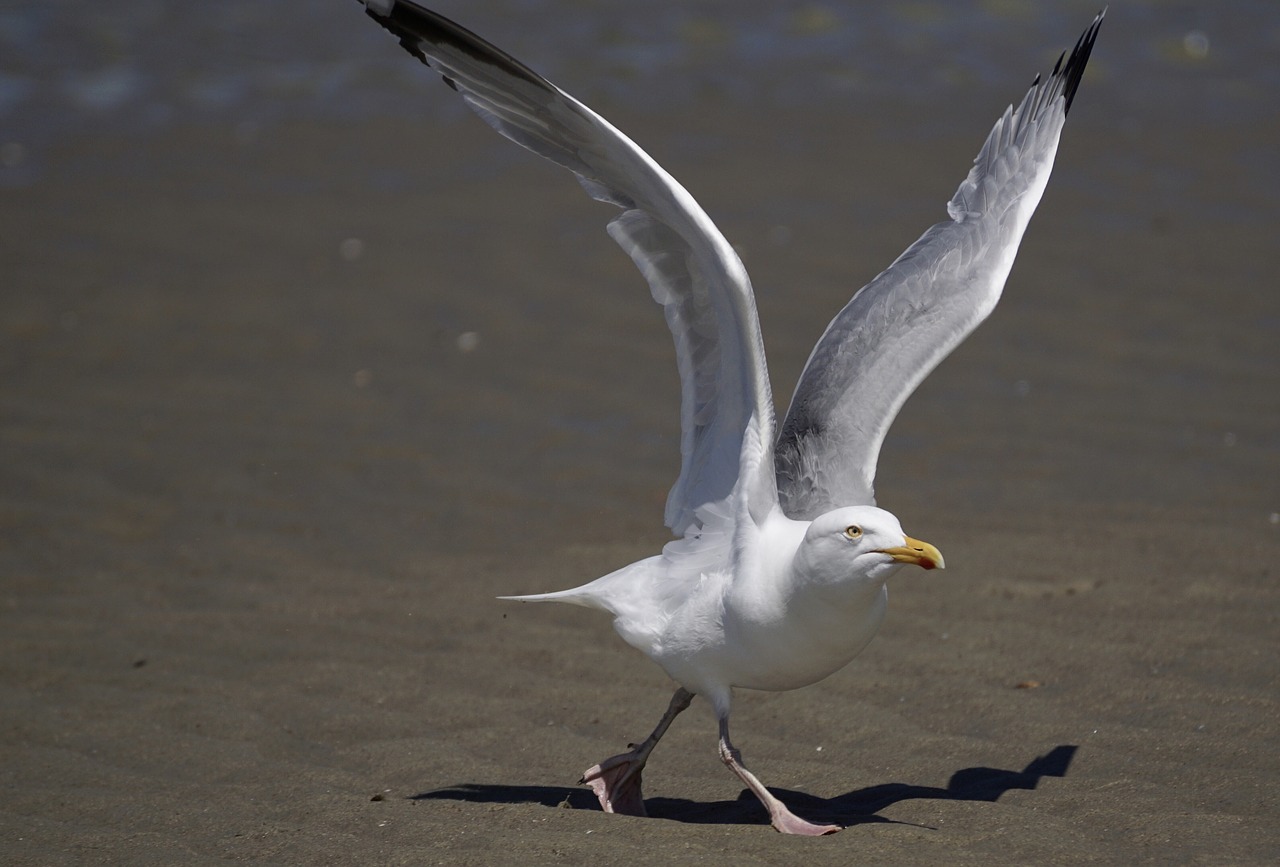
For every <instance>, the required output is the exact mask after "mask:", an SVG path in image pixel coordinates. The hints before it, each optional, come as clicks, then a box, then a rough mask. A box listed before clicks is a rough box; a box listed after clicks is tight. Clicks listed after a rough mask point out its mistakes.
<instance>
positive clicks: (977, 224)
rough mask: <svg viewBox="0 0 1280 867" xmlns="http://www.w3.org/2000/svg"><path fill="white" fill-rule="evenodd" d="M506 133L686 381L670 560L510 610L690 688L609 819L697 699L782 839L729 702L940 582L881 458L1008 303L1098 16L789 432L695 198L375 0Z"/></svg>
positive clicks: (801, 826)
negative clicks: (562, 199) (658, 321)
mask: <svg viewBox="0 0 1280 867" xmlns="http://www.w3.org/2000/svg"><path fill="white" fill-rule="evenodd" d="M364 2H365V4H366V6H367V9H368V12H369V14H370V16H371V17H373V18H374V19H375V20H377V21H378V22H379V23H380V24H382V25H383V26H384V27H386V28H387V29H388V30H390V31H391V32H392V33H393V34H395V35H396V36H398V37H399V38H400V41H401V44H402V45H403V46H404V47H405V48H406V49H408V50H409V51H410V52H411V53H412V54H414V55H415V56H417V57H418V58H419V59H421V60H423V61H424V62H425V63H427V64H428V65H429V66H431V67H432V68H433V69H435V70H436V71H437V72H439V73H440V74H441V75H442V76H443V77H444V78H445V81H446V82H447V83H448V84H450V85H451V86H452V87H453V88H454V89H455V90H457V91H458V92H459V93H460V94H461V95H462V97H463V99H464V100H466V102H467V103H468V104H469V105H470V106H471V108H472V109H474V110H475V111H476V113H477V114H479V115H480V116H481V117H482V118H483V119H484V120H485V121H486V122H487V123H489V124H490V125H491V126H492V127H494V129H496V130H497V131H498V132H500V133H501V134H502V135H504V136H506V137H507V138H510V139H511V140H512V141H514V142H516V143H517V144H520V145H522V146H524V147H526V148H528V149H530V150H532V151H533V152H535V153H537V154H539V155H540V156H543V157H545V158H547V159H549V160H552V161H553V162H556V163H559V164H560V165H562V166H564V167H566V168H568V169H569V170H571V171H572V172H574V174H576V175H577V177H578V180H579V182H580V183H581V184H582V185H583V187H584V188H585V189H586V190H587V192H588V193H590V194H591V195H592V196H593V197H594V198H596V199H599V200H601V201H605V202H609V203H611V204H613V205H616V206H617V207H619V208H621V209H622V213H621V214H620V215H618V216H617V217H616V218H615V219H614V220H613V221H612V222H611V223H610V224H609V234H610V235H612V236H613V238H614V240H615V241H617V242H618V244H619V245H620V246H622V248H623V249H624V250H625V251H626V252H627V253H628V254H629V255H630V256H631V257H632V259H633V260H634V261H635V263H636V265H637V266H638V267H639V268H640V271H641V272H642V273H643V274H644V276H645V278H646V280H647V281H648V283H649V287H650V291H651V293H652V295H653V297H654V300H655V301H657V302H658V303H659V304H660V305H662V307H663V311H664V314H665V316H666V319H667V324H668V325H669V327H670V329H671V333H672V336H673V338H674V341H675V346H676V358H677V366H678V368H679V372H680V378H681V406H680V414H681V455H682V463H681V469H680V474H679V477H678V478H677V480H676V482H675V484H674V485H673V486H672V489H671V492H670V495H669V497H668V500H667V508H666V522H667V525H668V526H669V527H671V529H672V530H673V531H674V533H675V535H676V537H677V538H675V539H674V540H673V541H672V542H670V543H668V544H667V546H666V547H665V548H664V549H663V551H662V553H661V554H659V555H657V556H654V557H650V558H647V559H645V560H641V561H639V562H637V563H633V564H631V565H630V566H626V567H624V568H622V569H619V570H618V571H616V572H613V573H611V574H609V575H606V576H605V577H603V578H599V579H597V580H595V581H592V582H590V583H588V584H585V585H583V586H581V587H576V588H574V589H571V590H563V591H559V592H554V593H542V594H535V595H528V596H519V597H507V598H512V599H518V600H521V601H526V602H567V603H572V604H576V605H583V606H587V607H591V608H598V609H601V610H604V611H607V612H609V613H610V614H612V615H613V617H614V625H615V627H616V628H617V630H618V632H619V634H620V635H621V636H622V637H623V639H625V640H626V641H627V643H628V644H630V645H631V646H633V647H635V648H636V649H637V650H640V651H641V652H642V653H644V654H645V655H647V656H648V657H649V658H650V659H652V660H653V661H654V662H656V663H657V664H658V665H660V666H661V667H662V668H663V669H664V670H665V671H666V672H667V674H668V675H670V677H671V678H672V679H673V680H674V681H676V683H678V684H679V688H678V689H677V690H676V693H675V695H674V696H673V698H672V700H671V704H670V706H669V708H668V710H667V713H666V714H665V715H664V716H663V718H662V720H661V721H660V722H659V724H658V727H657V728H656V729H655V730H654V732H653V734H651V735H650V736H649V738H648V739H646V740H645V741H644V742H643V743H642V744H640V745H639V746H635V747H633V748H632V749H631V750H630V751H629V752H627V753H623V754H621V755H618V756H614V757H612V758H609V759H606V760H605V761H603V762H601V763H600V764H599V765H596V766H595V767H593V768H591V769H589V770H588V771H587V772H586V774H584V778H583V781H584V782H586V783H588V784H589V785H590V786H591V787H592V789H593V790H594V791H595V793H596V795H597V796H598V797H599V799H600V803H601V805H602V807H603V808H604V809H605V810H607V811H611V812H623V813H632V814H638V815H644V803H643V800H642V798H641V795H640V770H641V768H643V767H644V764H645V762H646V761H647V760H648V757H649V753H650V752H651V751H652V749H653V747H654V745H656V743H657V742H658V739H659V738H661V737H662V735H663V733H664V732H665V731H666V729H667V726H669V725H670V723H671V721H672V720H673V719H674V718H675V716H676V715H677V714H679V713H680V712H681V711H683V710H684V709H685V708H686V707H688V705H689V702H690V701H691V700H692V698H693V696H695V695H702V696H704V697H705V698H707V699H708V700H709V701H710V702H711V705H712V707H713V708H714V710H715V712H716V716H717V718H718V720H719V724H720V757H721V759H722V760H723V761H724V762H725V764H726V765H727V766H728V767H729V768H730V770H732V771H733V772H734V773H735V774H737V775H738V777H739V778H740V779H741V780H742V781H743V782H744V783H745V784H746V785H747V786H748V787H749V788H750V789H751V791H752V792H753V793H755V795H756V796H757V797H759V798H760V800H761V802H762V803H763V804H764V805H765V807H766V808H767V809H768V810H769V814H770V818H771V821H772V823H773V825H774V827H775V828H777V829H778V830H780V831H783V832H787V833H797V834H825V833H831V832H833V831H836V830H838V826H834V825H817V824H813V823H810V822H807V821H805V820H804V819H800V818H799V817H797V816H795V815H794V814H792V813H791V812H790V810H788V809H787V808H786V806H785V805H783V804H782V803H781V801H779V800H778V799H777V798H776V797H775V796H774V795H773V794H772V793H770V792H769V791H768V790H767V789H766V788H765V787H764V786H763V785H762V784H761V783H760V781H759V780H758V779H756V777H755V776H754V775H753V774H751V772H750V771H748V770H747V769H746V767H745V766H744V765H743V764H742V761H741V757H740V755H739V754H738V751H737V750H736V749H734V747H733V745H732V744H731V743H730V741H729V730H728V719H729V712H730V705H731V701H732V695H733V690H734V689H735V688H743V689H759V690H789V689H796V688H799V687H802V686H807V685H808V684H811V683H814V682H816V681H818V680H821V679H822V678H824V677H826V676H828V675H829V674H831V673H833V672H835V671H838V670H839V669H840V668H842V667H844V666H845V665H846V664H847V663H848V662H849V661H850V660H852V659H853V658H854V657H855V656H856V655H857V654H858V653H859V651H861V650H862V648H863V647H865V646H866V644H867V642H868V641H870V640H871V638H872V637H873V636H874V635H875V633H876V630H877V629H878V628H879V626H880V623H881V621H882V620H883V619H884V615H885V608H886V605H887V598H888V595H887V589H886V586H885V585H886V582H887V580H888V579H889V578H890V577H891V576H892V575H893V574H894V573H895V572H897V571H898V570H899V569H900V568H902V566H903V565H907V564H910V565H916V566H921V567H923V568H926V569H932V568H938V567H941V566H942V565H943V561H942V555H941V554H940V553H939V552H938V550H937V549H936V548H934V547H933V546H932V545H929V544H928V543H925V542H920V541H918V540H916V539H912V538H911V537H909V536H907V535H906V534H905V533H904V532H903V531H902V527H901V525H900V524H899V522H898V519H897V518H895V517H894V516H893V515H891V514H889V513H888V512H886V511H884V510H882V509H879V508H876V507H875V505H874V503H875V499H874V495H873V482H874V478H875V466H876V460H877V457H878V455H879V452H880V445H881V443H882V442H883V439H884V436H885V433H886V431H887V430H888V428H889V425H890V424H891V423H892V421H893V419H894V417H895V416H896V415H897V412H898V410H899V408H900V407H901V406H902V403H903V402H904V401H905V400H906V399H907V397H908V396H909V395H910V394H911V392H912V391H913V390H914V389H915V387H916V386H917V385H918V384H919V383H920V381H921V380H923V379H924V377H925V376H926V375H928V373H929V372H930V371H931V370H932V369H933V368H934V367H935V366H936V365H937V364H938V362H939V361H941V360H942V358H943V357H945V356H946V354H947V353H949V352H950V351H951V350H952V349H954V348H955V346H956V345H957V344H959V342H960V341H961V340H963V339H964V338H965V337H966V336H967V335H968V334H969V333H970V332H971V331H972V330H973V329H974V328H975V327H976V326H977V325H978V323H979V322H981V321H982V320H983V319H984V318H986V316H987V315H988V314H989V313H990V312H991V310H992V308H994V307H995V304H996V302H997V301H998V300H999V297H1000V293H1001V291H1002V290H1003V287H1004V283H1005V279H1006V277H1007V276H1008V274H1009V270H1010V268H1011V267H1012V265H1013V260H1014V256H1015V255H1016V253H1017V249H1018V244H1019V242H1020V241H1021V238H1022V234H1023V232H1024V231H1025V229H1026V226H1027V223H1028V222H1029V220H1030V219H1031V215H1032V213H1033V212H1034V210H1035V207H1036V205H1037V204H1038V203H1039V201H1040V198H1041V195H1042V194H1043V192H1044V189H1045V185H1046V184H1047V183H1048V179H1049V174H1050V171H1051V170H1052V167H1053V159H1054V155H1055V153H1056V151H1057V146H1058V138H1059V135H1060V133H1061V130H1062V125H1063V122H1064V121H1065V118H1066V112H1067V109H1068V108H1069V107H1070V104H1071V100H1072V97H1073V96H1074V94H1075V90H1076V87H1077V86H1078V84H1079V81H1080V77H1081V75H1082V74H1083V72H1084V67H1085V64H1086V63H1087V62H1088V58H1089V53H1090V50H1091V48H1092V46H1093V41H1094V38H1095V37H1096V35H1097V30H1098V27H1099V26H1100V24H1101V21H1102V15H1101V14H1099V16H1098V17H1097V18H1096V19H1095V20H1094V22H1093V24H1092V26H1091V27H1090V28H1089V29H1088V30H1087V31H1086V32H1085V34H1084V35H1083V36H1081V38H1080V40H1079V42H1077V44H1076V47H1075V49H1074V50H1073V51H1072V52H1071V55H1070V57H1069V58H1066V59H1065V63H1064V62H1063V60H1059V63H1058V66H1057V67H1055V69H1054V71H1053V73H1052V74H1051V75H1050V76H1049V77H1048V78H1047V79H1046V80H1045V81H1044V82H1041V81H1040V79H1039V78H1037V79H1036V82H1035V84H1033V85H1032V87H1031V89H1030V90H1029V91H1028V93H1027V95H1026V96H1025V97H1024V99H1023V100H1022V102H1021V103H1020V104H1019V106H1018V107H1017V108H1016V109H1015V108H1013V107H1010V108H1009V109H1008V110H1006V111H1005V113H1004V115H1003V116H1002V117H1001V118H1000V119H999V120H998V121H997V122H996V124H995V126H994V128H993V129H992V131H991V134H990V135H989V136H988V138H987V141H986V143H985V144H984V145H983V147H982V149H981V151H980V152H979V154H978V157H977V159H976V160H975V161H974V166H973V168H972V170H971V171H970V172H969V174H968V176H967V177H966V178H965V180H964V181H963V182H962V183H961V184H960V187H959V189H957V191H956V193H955V195H954V196H953V197H952V198H951V200H950V201H949V202H948V203H947V216H948V219H947V220H946V221H944V222H942V223H939V224H937V225H935V226H933V227H932V228H930V229H929V230H928V231H926V232H925V234H924V235H923V236H921V238H920V239H919V240H918V241H916V243H914V244H913V245H911V246H910V247H909V248H908V249H907V250H906V252H904V253H903V254H902V255H901V256H900V257H899V258H898V259H897V260H896V261H895V262H894V263H893V264H892V265H891V266H890V267H889V268H888V269H886V270H885V271H883V272H882V273H881V274H880V275H879V276H877V277H876V278H875V279H874V280H872V281H871V282H870V283H869V284H867V285H866V286H865V287H863V288H862V289H861V290H859V291H858V292H857V293H856V294H855V295H854V296H853V297H852V299H851V300H850V301H849V303H848V304H847V305H846V306H845V308H844V309H843V310H841V311H840V313H838V314H837V315H836V317H835V319H833V320H832V322H831V324H830V325H829V326H828V327H827V330H826V331H825V332H824V334H823V335H822V337H821V339H819V341H818V343H817V345H816V346H815V347H814V350H813V353H812V354H811V356H810V358H809V361H808V363H807V364H806V366H805V369H804V372H803V373H802V374H801V377H800V381H799V383H798V385H797V386H796V390H795V394H794V396H793V397H792V400H791V404H790V407H789V409H788V411H787V414H786V415H785V417H784V418H783V421H782V423H781V425H778V424H777V423H776V421H775V417H774V408H773V397H772V391H771V387H770V384H769V377H768V371H767V367H766V365H765V360H764V344H763V340H762V338H761V333H760V326H759V321H758V318H757V315H756V306H755V298H754V295H753V293H752V290H751V284H750V281H749V279H748V278H747V274H746V271H745V269H744V268H743V266H742V262H741V261H740V260H739V259H738V256H737V254H736V253H734V251H733V248H732V247H731V246H730V245H729V243H728V241H726V240H725V238H724V237H723V236H722V235H721V234H720V232H719V230H717V229H716V227H715V225H714V224H713V223H712V222H711V220H710V218H708V217H707V215H706V214H705V213H704V212H703V210H702V209H701V207H700V206H699V205H698V203H697V202H696V201H694V199H693V197H692V196H690V195H689V193H688V192H687V191H686V190H685V189H684V188H683V187H682V186H680V184H679V183H677V182H676V181H675V179H674V178H672V177H671V176H670V175H668V174H667V173H666V172H665V171H664V170H663V169H662V168H661V167H660V166H658V165H657V163H655V162H654V161H653V160H652V159H651V158H650V157H649V156H648V155H647V154H645V153H644V151H642V150H640V148H638V147H637V146H636V145H635V144H634V143H633V142H631V140H630V139H628V138H626V137H625V136H624V135H622V133H620V132H618V130H616V129H615V128H614V127H613V126H611V125H610V124H609V123H608V122H607V121H605V120H604V119H603V118H601V117H600V116H599V115H597V114H595V112H593V111H591V109H589V108H587V107H586V106H585V105H583V104H582V103H580V102H578V101H577V100H576V99H574V98H573V97H571V96H569V95H568V94H567V93H565V92H564V91H562V90H560V89H559V88H557V87H556V86H555V85H553V84H551V83H550V82H548V81H546V80H545V79H543V78H542V77H541V76H539V75H537V74H536V73H534V72H533V71H532V70H530V69H528V68H527V67H525V66H524V65H523V64H521V63H520V62H519V61H517V60H515V59H514V58H512V57H511V56H510V55H507V54H505V53H503V52H502V51H500V50H498V49H497V48H494V47H493V46H492V45H489V44H488V43H487V42H485V41H484V40H482V39H480V38H479V37H477V36H475V35H474V34H472V33H470V32H468V31H466V30H464V29H463V28H461V27H459V26H458V25H457V24H454V23H453V22H451V21H449V20H448V19H446V18H443V17H442V16H440V15H438V14H436V13H434V12H430V11H428V10H426V9H423V8H421V7H419V6H417V5H416V4H415V3H412V2H408V0H364Z"/></svg>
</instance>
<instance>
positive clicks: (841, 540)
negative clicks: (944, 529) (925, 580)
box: [799, 506, 945, 582]
mask: <svg viewBox="0 0 1280 867" xmlns="http://www.w3.org/2000/svg"><path fill="white" fill-rule="evenodd" d="M799 553H800V556H801V557H802V558H803V559H804V560H805V561H806V562H805V565H806V566H807V570H808V571H809V572H810V574H811V575H813V576H814V577H815V578H817V579H818V580H826V581H835V582H842V581H847V580H849V579H850V578H855V579H869V580H872V581H883V580H884V579H886V578H888V577H889V575H891V574H892V573H893V572H895V571H897V569H898V567H900V566H902V565H903V564H911V565H914V566H919V567H921V568H922V569H942V568H943V567H944V566H945V563H944V562H943V559H942V552H940V551H939V550H938V549H937V548H935V547H934V546H932V545H930V544H929V543H928V542H921V541H920V540H919V539H913V538H911V537H910V536H908V535H907V534H906V533H904V532H902V525H901V524H900V523H899V522H898V519H897V518H895V517H894V516H893V515H892V514H890V513H889V512H886V511H885V510H884V509H877V508H876V507H875V506H846V507H844V508H841V509H832V510H831V511H830V512H826V513H825V514H822V515H819V516H818V517H817V518H815V519H814V521H813V523H811V524H810V525H809V529H808V530H807V531H806V532H805V536H804V543H803V544H802V545H801V551H800V552H799Z"/></svg>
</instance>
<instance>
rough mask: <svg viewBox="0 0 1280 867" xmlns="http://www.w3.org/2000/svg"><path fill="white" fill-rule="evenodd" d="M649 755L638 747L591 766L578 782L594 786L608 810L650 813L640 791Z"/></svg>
mask: <svg viewBox="0 0 1280 867" xmlns="http://www.w3.org/2000/svg"><path fill="white" fill-rule="evenodd" d="M646 758H647V756H643V755H641V753H640V751H639V750H638V749H636V750H632V751H631V752H629V753H622V754H621V755H617V756H612V757H610V758H607V759H605V760H604V761H603V762H601V763H600V764H598V765H595V766H594V767H591V768H589V769H587V771H586V772H585V773H583V775H582V779H581V780H579V781H578V782H580V783H583V784H585V785H587V786H590V787H591V791H593V792H595V793H596V797H597V798H598V799H599V800H600V808H601V809H602V810H604V811H605V812H606V813H620V814H621V815H623V816H648V815H649V814H648V813H646V812H645V809H644V795H642V794H641V792H640V772H641V770H643V768H644V762H645V759H646Z"/></svg>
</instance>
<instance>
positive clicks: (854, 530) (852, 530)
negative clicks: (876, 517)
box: [844, 524, 862, 539]
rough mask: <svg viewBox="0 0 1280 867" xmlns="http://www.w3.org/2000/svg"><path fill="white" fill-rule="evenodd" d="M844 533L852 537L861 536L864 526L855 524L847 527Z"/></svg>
mask: <svg viewBox="0 0 1280 867" xmlns="http://www.w3.org/2000/svg"><path fill="white" fill-rule="evenodd" d="M844 534H845V535H846V536H848V537H849V538H850V539H857V538H858V537H859V536H861V535H862V528H861V527H859V526H858V525H857V524H854V525H853V526H852V527H845V528H844Z"/></svg>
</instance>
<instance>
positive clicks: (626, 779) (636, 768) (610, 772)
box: [578, 687, 693, 816]
mask: <svg viewBox="0 0 1280 867" xmlns="http://www.w3.org/2000/svg"><path fill="white" fill-rule="evenodd" d="M691 701H693V693H691V692H689V691H688V690H687V689H685V688H684V687H680V688H679V689H677V690H676V693H675V695H673V696H671V704H669V705H668V706H667V712H666V713H664V714H663V715H662V719H660V720H659V721H658V726H657V728H655V729H654V730H653V734H651V735H649V737H647V738H645V740H644V743H642V744H640V745H639V746H636V745H635V744H631V751H630V752H627V753H622V754H621V755H617V756H612V757H611V758H607V759H605V760H604V761H603V762H601V763H600V764H598V765H596V766H595V767H592V768H589V769H588V770H587V771H586V773H584V774H583V775H582V779H581V780H579V781H578V782H579V783H585V784H586V785H588V786H590V787H591V791H593V792H595V793H596V797H597V798H599V799H600V807H601V808H602V809H603V810H604V811H605V812H606V813H622V814H623V815H625V816H647V815H648V813H646V812H645V810H644V796H643V795H641V794H640V771H641V770H643V768H644V763H645V762H647V761H648V760H649V753H651V752H653V748H654V747H656V746H657V745H658V741H659V740H660V739H661V738H662V736H663V735H664V734H666V733H667V729H668V728H669V727H670V725H671V721H672V720H674V719H675V718H676V717H677V716H679V715H680V712H681V711H683V710H684V709H685V708H687V707H688V706H689V702H691Z"/></svg>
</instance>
